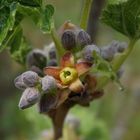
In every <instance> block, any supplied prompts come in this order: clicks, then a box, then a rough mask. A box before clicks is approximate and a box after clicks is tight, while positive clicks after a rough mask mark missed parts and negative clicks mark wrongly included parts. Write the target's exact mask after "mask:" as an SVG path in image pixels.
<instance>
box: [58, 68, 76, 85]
mask: <svg viewBox="0 0 140 140" xmlns="http://www.w3.org/2000/svg"><path fill="white" fill-rule="evenodd" d="M59 76H60V79H61V81H62V83H63V84H65V85H67V84H70V83H71V82H73V81H74V80H75V79H76V78H77V77H78V73H77V70H76V69H74V68H70V67H65V68H64V69H62V70H61V72H60V75H59Z"/></svg>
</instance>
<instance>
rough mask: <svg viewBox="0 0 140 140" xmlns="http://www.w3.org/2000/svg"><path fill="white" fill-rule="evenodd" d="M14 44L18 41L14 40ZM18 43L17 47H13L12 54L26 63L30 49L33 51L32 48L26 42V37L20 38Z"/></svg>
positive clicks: (16, 59) (20, 61) (14, 57)
mask: <svg viewBox="0 0 140 140" xmlns="http://www.w3.org/2000/svg"><path fill="white" fill-rule="evenodd" d="M19 34H20V32H19ZM14 44H16V42H13V45H14ZM18 44H20V46H17V45H18ZM18 44H16V47H15V48H12V49H11V56H12V58H13V59H14V60H15V61H17V62H18V63H20V64H23V65H25V63H26V56H27V54H28V53H29V51H31V49H32V48H31V47H30V46H29V44H27V43H26V41H25V39H24V38H21V39H20V38H19V40H18ZM16 48H17V50H16Z"/></svg>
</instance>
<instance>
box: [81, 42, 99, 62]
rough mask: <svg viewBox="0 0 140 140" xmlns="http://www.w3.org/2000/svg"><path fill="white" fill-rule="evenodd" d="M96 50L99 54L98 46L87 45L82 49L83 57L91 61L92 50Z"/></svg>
mask: <svg viewBox="0 0 140 140" xmlns="http://www.w3.org/2000/svg"><path fill="white" fill-rule="evenodd" d="M94 51H95V52H96V53H98V54H100V48H98V47H97V46H96V45H87V46H86V47H85V48H84V49H83V56H84V59H85V60H87V61H90V62H91V61H93V60H94V58H93V52H94Z"/></svg>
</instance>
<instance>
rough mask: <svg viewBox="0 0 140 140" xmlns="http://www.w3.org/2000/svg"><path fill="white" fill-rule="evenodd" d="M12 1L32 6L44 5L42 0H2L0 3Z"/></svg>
mask: <svg viewBox="0 0 140 140" xmlns="http://www.w3.org/2000/svg"><path fill="white" fill-rule="evenodd" d="M12 2H18V3H20V4H22V5H25V6H30V7H41V5H42V0H1V2H0V4H4V3H8V4H11V3H12Z"/></svg>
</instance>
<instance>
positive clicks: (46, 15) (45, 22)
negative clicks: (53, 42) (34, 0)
mask: <svg viewBox="0 0 140 140" xmlns="http://www.w3.org/2000/svg"><path fill="white" fill-rule="evenodd" d="M53 14H54V7H53V6H52V5H47V6H46V7H45V9H44V10H43V11H42V21H41V29H42V31H43V32H44V33H46V32H50V31H51V28H52V26H53V19H52V16H53Z"/></svg>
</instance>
